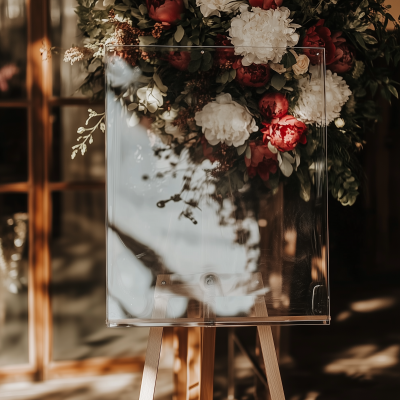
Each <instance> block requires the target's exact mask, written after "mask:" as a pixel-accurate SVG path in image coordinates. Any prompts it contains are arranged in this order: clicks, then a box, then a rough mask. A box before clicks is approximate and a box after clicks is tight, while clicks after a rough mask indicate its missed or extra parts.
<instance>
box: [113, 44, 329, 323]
mask: <svg viewBox="0 0 400 400" xmlns="http://www.w3.org/2000/svg"><path fill="white" fill-rule="evenodd" d="M257 49H258V50H257V51H264V52H265V54H270V53H271V52H274V51H276V49H266V48H261V49H262V50H259V49H260V48H257ZM291 50H294V51H295V52H296V55H298V54H302V53H303V51H304V49H302V48H293V49H291ZM242 51H243V52H244V53H246V52H247V53H253V52H254V51H256V50H254V49H253V48H248V47H243V49H242ZM280 51H281V52H282V54H283V53H285V52H286V51H288V50H287V49H280ZM312 51H313V54H314V57H315V58H313V60H314V62H315V65H312V66H311V65H310V67H309V68H308V67H307V68H306V70H305V71H303V75H302V76H294V75H293V73H292V75H290V74H289V75H286V77H285V78H283V76H281V75H279V74H278V73H275V72H274V71H272V69H271V68H270V66H269V64H257V65H256V64H253V65H250V67H247V68H245V67H244V66H243V65H242V64H241V62H240V58H241V57H239V56H237V55H235V54H234V49H233V48H231V47H228V46H226V47H219V48H218V47H204V48H198V47H196V48H194V47H183V46H182V47H179V48H169V47H163V46H148V47H136V46H125V47H124V46H121V47H113V48H109V51H108V52H107V56H108V58H107V60H106V62H107V72H106V73H107V76H106V82H107V88H106V90H107V92H106V110H107V168H108V169H107V184H108V186H107V194H108V198H107V212H108V221H107V222H108V241H107V245H108V256H107V257H108V267H107V268H108V315H107V318H108V319H107V320H108V324H109V325H110V326H119V325H124V326H125V325H139V326H140V325H145V326H148V325H152V324H156V325H157V324H159V325H166V326H167V325H172V324H176V325H189V324H194V325H196V324H197V325H232V324H233V325H252V324H259V323H271V322H274V323H281V324H287V323H288V324H293V323H315V324H326V323H328V322H329V315H328V314H329V308H328V282H327V220H326V211H327V179H326V171H327V170H326V128H325V125H326V122H325V121H326V120H325V93H324V78H325V75H324V74H325V69H324V52H323V50H322V49H320V50H319V49H317V50H315V48H314V49H312ZM315 53H317V54H315ZM228 57H231V61H230V62H229V63H228V62H227V61H226V60H227V59H228ZM221 63H222V64H221ZM233 67H235V68H236V69H233ZM271 79H272V81H271ZM282 79H284V80H285V82H283V81H282ZM286 79H287V82H286ZM278 82H281V83H280V84H278ZM278 87H280V89H279V90H278V89H277V88H278ZM311 97H312V100H313V102H312V104H314V105H315V108H311V106H310V105H309V101H311ZM116 100H118V101H116ZM311 118H314V119H315V123H314V124H311V123H309V119H311ZM303 121H305V122H303ZM306 123H307V125H306ZM265 306H266V309H265Z"/></svg>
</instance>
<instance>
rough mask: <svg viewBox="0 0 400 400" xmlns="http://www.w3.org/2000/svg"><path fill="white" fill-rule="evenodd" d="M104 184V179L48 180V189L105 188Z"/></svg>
mask: <svg viewBox="0 0 400 400" xmlns="http://www.w3.org/2000/svg"><path fill="white" fill-rule="evenodd" d="M105 188H106V184H105V182H104V181H99V182H96V181H89V182H49V190H50V191H52V192H54V191H66V190H105Z"/></svg>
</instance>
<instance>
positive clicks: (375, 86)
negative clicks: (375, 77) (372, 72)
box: [369, 81, 378, 97]
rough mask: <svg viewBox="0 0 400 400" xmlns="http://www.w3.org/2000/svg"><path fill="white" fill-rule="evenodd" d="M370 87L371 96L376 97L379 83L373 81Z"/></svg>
mask: <svg viewBox="0 0 400 400" xmlns="http://www.w3.org/2000/svg"><path fill="white" fill-rule="evenodd" d="M369 86H370V88H371V95H372V97H374V96H375V93H376V91H377V90H378V82H376V81H371V82H370V83H369Z"/></svg>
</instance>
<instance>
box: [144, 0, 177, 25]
mask: <svg viewBox="0 0 400 400" xmlns="http://www.w3.org/2000/svg"><path fill="white" fill-rule="evenodd" d="M146 6H147V10H148V12H149V17H150V18H151V19H153V20H154V21H158V22H168V23H172V22H175V21H176V20H178V19H180V15H181V14H182V13H183V12H184V11H185V5H184V4H183V0H146Z"/></svg>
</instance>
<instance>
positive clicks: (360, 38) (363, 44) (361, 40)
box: [354, 32, 368, 50]
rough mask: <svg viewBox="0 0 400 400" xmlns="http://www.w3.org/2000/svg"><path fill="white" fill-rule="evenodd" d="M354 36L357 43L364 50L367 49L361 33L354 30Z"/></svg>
mask: <svg viewBox="0 0 400 400" xmlns="http://www.w3.org/2000/svg"><path fill="white" fill-rule="evenodd" d="M354 37H355V38H356V40H357V42H358V44H359V45H360V46H361V47H362V48H363V49H365V50H368V48H367V46H366V45H365V42H364V39H363V37H362V35H361V33H358V32H354Z"/></svg>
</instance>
